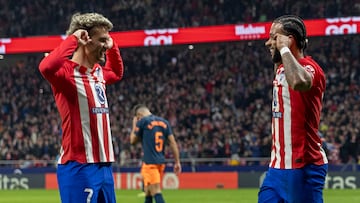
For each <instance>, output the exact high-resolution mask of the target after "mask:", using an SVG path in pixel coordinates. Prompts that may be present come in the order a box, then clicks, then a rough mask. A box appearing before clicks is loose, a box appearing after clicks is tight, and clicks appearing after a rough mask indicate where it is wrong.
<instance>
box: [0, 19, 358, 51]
mask: <svg viewBox="0 0 360 203" xmlns="http://www.w3.org/2000/svg"><path fill="white" fill-rule="evenodd" d="M304 22H305V25H306V28H307V32H308V36H309V37H312V36H332V35H350V34H358V33H360V29H358V28H359V27H360V16H352V17H342V18H324V19H314V20H305V21H304ZM270 26H271V22H264V23H251V24H239V25H235V24H232V25H218V26H201V27H190V28H168V29H152V30H137V31H126V32H111V36H112V37H113V39H114V40H115V41H116V42H117V44H118V45H119V47H120V48H126V47H143V46H161V45H177V44H196V43H210V42H227V41H241V40H265V39H267V38H268V32H269V29H270ZM65 37H66V36H64V35H57V36H38V37H23V38H0V54H16V53H31V52H33V53H35V52H48V51H50V50H52V49H54V48H55V47H56V46H57V45H58V44H59V43H60V42H61V41H62V40H64V39H65Z"/></svg>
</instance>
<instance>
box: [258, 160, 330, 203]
mask: <svg viewBox="0 0 360 203" xmlns="http://www.w3.org/2000/svg"><path fill="white" fill-rule="evenodd" d="M327 168H328V165H327V164H325V165H321V166H317V165H313V164H311V165H307V166H305V167H304V168H301V169H275V168H269V170H268V172H267V173H266V176H265V179H264V182H263V184H262V186H261V187H260V191H259V194H258V202H259V203H265V202H266V203H272V202H274V203H278V202H286V203H304V202H306V203H322V202H324V201H323V194H322V191H323V188H324V184H325V178H326V174H327Z"/></svg>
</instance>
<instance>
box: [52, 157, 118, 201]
mask: <svg viewBox="0 0 360 203" xmlns="http://www.w3.org/2000/svg"><path fill="white" fill-rule="evenodd" d="M57 179H58V184H59V191H60V197H61V202H62V203H80V202H83V203H96V202H98V203H100V202H101V203H115V202H116V199H115V190H114V179H113V173H112V167H111V164H110V163H101V164H80V163H78V162H74V161H72V162H68V163H66V164H59V165H58V169H57Z"/></svg>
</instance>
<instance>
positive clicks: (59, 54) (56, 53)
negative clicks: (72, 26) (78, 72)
mask: <svg viewBox="0 0 360 203" xmlns="http://www.w3.org/2000/svg"><path fill="white" fill-rule="evenodd" d="M77 45H78V42H77V38H76V36H74V35H71V36H69V37H67V38H66V39H65V40H64V41H63V42H62V43H61V44H60V45H59V46H58V47H57V48H55V49H54V50H53V51H51V52H50V54H49V55H48V56H46V57H45V58H43V59H42V61H41V62H40V64H39V70H40V73H41V74H42V75H43V76H44V78H45V79H46V80H48V81H49V82H50V83H52V84H53V83H54V82H55V81H56V78H57V77H61V76H64V70H63V69H62V68H61V67H62V66H63V64H64V62H65V61H66V60H67V59H68V57H69V56H71V55H72V54H73V53H74V51H75V50H76V48H77Z"/></svg>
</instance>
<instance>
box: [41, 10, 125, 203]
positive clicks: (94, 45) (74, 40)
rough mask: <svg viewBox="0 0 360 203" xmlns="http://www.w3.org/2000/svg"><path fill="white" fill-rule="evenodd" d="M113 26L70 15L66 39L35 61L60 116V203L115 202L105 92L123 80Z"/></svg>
mask: <svg viewBox="0 0 360 203" xmlns="http://www.w3.org/2000/svg"><path fill="white" fill-rule="evenodd" d="M112 27H113V24H112V23H111V22H110V21H109V20H108V19H107V18H106V17H104V16H103V15H101V14H98V13H85V14H79V13H77V14H74V15H73V16H72V19H71V23H70V26H69V29H68V30H67V32H66V34H67V38H66V39H65V40H64V41H63V42H62V43H61V44H60V45H59V46H58V47H57V48H55V49H54V50H53V51H51V52H50V54H49V55H48V56H47V57H45V58H44V59H43V60H42V61H41V63H40V65H39V70H40V72H41V74H42V75H43V76H44V78H45V79H46V80H47V81H48V82H49V83H50V85H51V88H52V91H53V95H54V98H55V102H56V105H57V108H58V111H59V114H60V117H61V119H62V131H63V134H62V143H61V150H60V157H59V159H58V168H57V178H58V185H59V190H60V197H61V202H63V203H80V202H84V203H85V202H87V203H95V202H104V203H114V202H116V198H115V191H114V180H113V173H112V165H111V163H112V162H114V161H115V157H114V151H113V144H112V135H111V129H110V119H109V113H110V112H109V111H110V108H109V106H108V100H107V97H106V93H105V92H106V85H109V84H113V83H116V82H118V81H119V80H121V79H122V77H123V72H124V65H123V61H122V58H121V55H120V51H119V49H118V46H117V45H116V43H115V42H114V41H113V39H112V38H111V36H110V35H109V31H110V30H111V29H112ZM102 62H105V65H104V66H102V65H100V63H102Z"/></svg>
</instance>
